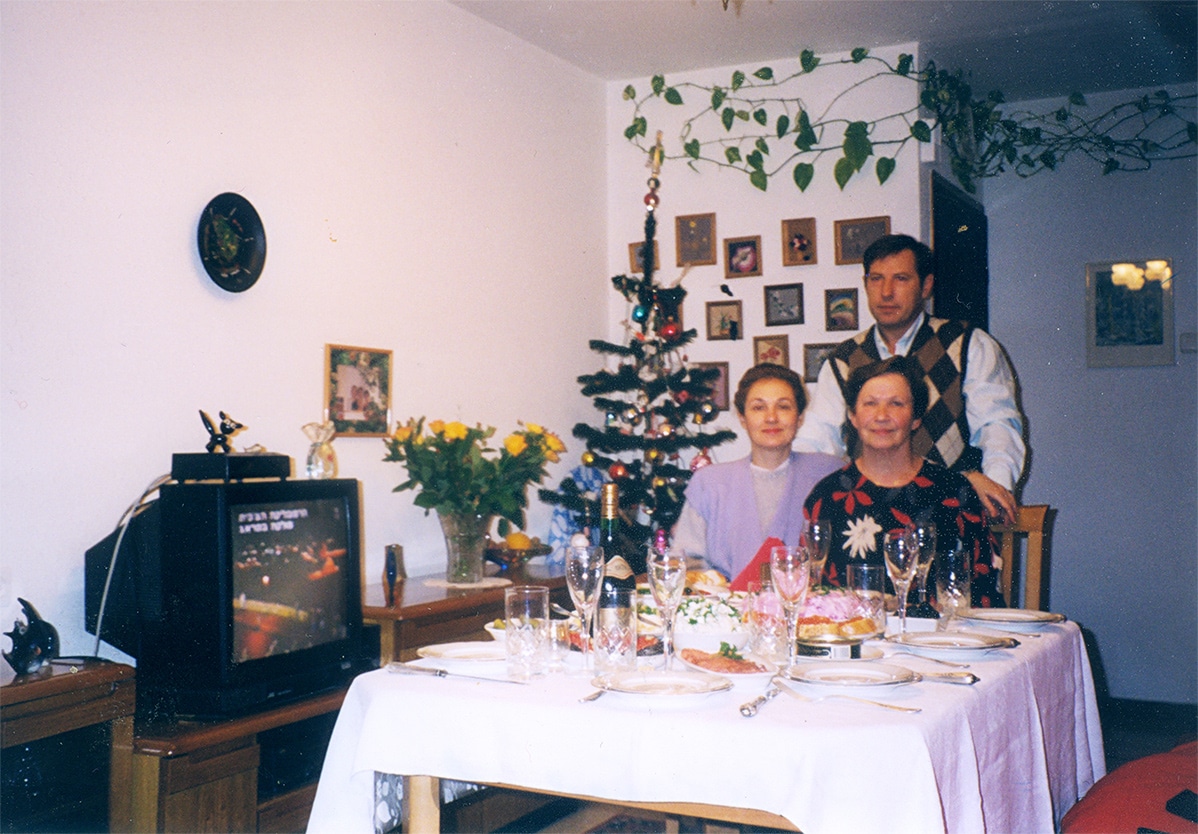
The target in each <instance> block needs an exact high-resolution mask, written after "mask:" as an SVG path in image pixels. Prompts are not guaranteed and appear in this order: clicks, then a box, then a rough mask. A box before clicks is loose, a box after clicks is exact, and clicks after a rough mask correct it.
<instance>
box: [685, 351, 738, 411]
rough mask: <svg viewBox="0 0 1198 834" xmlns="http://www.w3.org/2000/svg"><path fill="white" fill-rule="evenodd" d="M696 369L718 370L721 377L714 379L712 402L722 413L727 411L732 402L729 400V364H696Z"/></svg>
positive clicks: (711, 383) (712, 383) (712, 382)
mask: <svg viewBox="0 0 1198 834" xmlns="http://www.w3.org/2000/svg"><path fill="white" fill-rule="evenodd" d="M693 364H694V366H695V367H696V368H702V369H704V370H713V369H714V370H717V371H719V372H720V375H719V376H717V377H716V378H715V379H713V380H712V381H711V382H710V383H709V384H710V385H711V402H712V403H713V404H714V405H715V407H716V408H718V409H719V410H720V411H727V410H728V404H729V403H730V402H731V400H730V399H729V398H728V363H727V362H695V363H693Z"/></svg>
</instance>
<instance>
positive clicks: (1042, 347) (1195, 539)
mask: <svg viewBox="0 0 1198 834" xmlns="http://www.w3.org/2000/svg"><path fill="white" fill-rule="evenodd" d="M1141 92H1143V91H1141ZM1175 92H1178V93H1180V92H1189V93H1190V94H1191V95H1192V94H1193V88H1189V89H1188V90H1186V91H1175ZM1138 95H1139V93H1138V92H1136V91H1132V92H1127V93H1122V94H1109V95H1102V96H1088V99H1089V101H1090V104H1089V107H1088V110H1090V111H1091V112H1094V113H1100V112H1102V110H1103V109H1104V108H1106V107H1110V106H1112V105H1114V104H1117V103H1121V102H1124V101H1129V100H1132V99H1134V98H1135V97H1137V96H1138ZM1060 104H1061V102H1054V101H1046V102H1034V103H1030V104H1027V103H1025V104H1023V105H1012V107H1013V108H1014V107H1028V108H1029V109H1035V110H1037V111H1040V108H1043V111H1048V110H1051V109H1053V108H1055V107H1057V106H1059V105H1060ZM1041 112H1042V111H1041ZM1196 202H1198V180H1196V175H1195V161H1194V160H1193V159H1192V158H1191V159H1189V160H1185V161H1173V162H1166V163H1160V164H1158V165H1157V166H1155V167H1153V169H1152V170H1151V171H1148V172H1146V173H1117V174H1112V175H1110V176H1105V177H1104V176H1102V174H1101V170H1100V167H1099V166H1098V164H1097V163H1094V162H1093V161H1091V160H1087V159H1070V160H1067V161H1066V163H1065V164H1063V165H1062V166H1061V167H1060V169H1059V170H1058V171H1056V172H1049V173H1043V174H1039V175H1037V176H1035V177H1032V178H1029V179H1026V180H1022V179H1020V178H1018V177H1016V176H1014V175H1008V176H1002V177H998V178H996V179H992V180H988V181H987V182H986V184H985V204H986V211H987V214H988V216H989V219H990V311H991V312H990V323H991V328H992V330H993V332H994V334H995V335H996V336H997V337H998V338H999V339H1000V340H1001V341H1002V343H1003V344H1004V345H1005V346H1006V348H1007V351H1008V352H1009V353H1010V356H1011V359H1012V361H1013V362H1014V365H1015V369H1016V372H1017V373H1018V375H1019V381H1020V385H1021V388H1022V393H1023V406H1024V411H1025V413H1026V414H1027V419H1028V425H1029V434H1030V447H1031V464H1030V469H1029V473H1028V479H1027V484H1026V487H1025V488H1024V490H1023V499H1024V501H1026V502H1027V503H1049V504H1051V505H1053V506H1054V507H1056V508H1057V510H1058V514H1057V520H1056V526H1055V529H1054V532H1053V541H1052V547H1053V554H1052V555H1053V559H1052V581H1051V602H1052V607H1053V609H1054V610H1057V611H1062V612H1064V613H1066V614H1068V615H1069V616H1070V617H1072V618H1073V619H1075V620H1077V621H1078V622H1079V623H1081V625H1082V626H1083V627H1085V628H1086V629H1088V630H1089V631H1091V632H1092V634H1093V638H1094V642H1095V644H1096V646H1097V648H1098V656H1097V659H1098V660H1100V663H1101V668H1102V669H1104V670H1105V674H1106V678H1107V682H1108V684H1109V687H1110V694H1111V695H1113V696H1115V697H1121V698H1139V699H1144V700H1150V701H1169V702H1175V703H1190V704H1193V703H1195V702H1198V681H1196V675H1198V649H1196V647H1195V641H1196V639H1198V622H1196V618H1198V594H1196V589H1198V518H1196V513H1198V510H1196V505H1198V486H1196V480H1195V475H1196V468H1198V451H1196V449H1195V438H1196V436H1198V412H1196V408H1195V391H1196V388H1198V383H1196V379H1198V377H1196V375H1195V355H1194V354H1192V353H1189V354H1183V353H1179V354H1178V355H1177V363H1176V364H1175V365H1173V366H1168V367H1142V368H1088V367H1086V351H1085V344H1086V343H1085V332H1086V331H1085V315H1084V310H1085V268H1086V264H1087V263H1089V262H1098V261H1113V260H1120V259H1124V258H1136V259H1143V258H1150V257H1161V258H1171V259H1172V260H1173V274H1174V294H1175V308H1176V314H1175V315H1176V330H1177V333H1178V334H1181V333H1183V332H1186V331H1188V332H1190V333H1193V332H1194V331H1195V329H1196V321H1195V319H1196V313H1198V295H1196V293H1195V280H1194V277H1195V270H1196V267H1198V241H1196V239H1195V231H1196V229H1198V211H1196V205H1195V204H1196Z"/></svg>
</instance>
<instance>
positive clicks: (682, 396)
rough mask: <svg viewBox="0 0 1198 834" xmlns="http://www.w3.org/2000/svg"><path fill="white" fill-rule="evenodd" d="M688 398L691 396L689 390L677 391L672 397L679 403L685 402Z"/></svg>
mask: <svg viewBox="0 0 1198 834" xmlns="http://www.w3.org/2000/svg"><path fill="white" fill-rule="evenodd" d="M690 398H691V392H690V391H679V392H678V393H677V394H675V395H674V399H676V400H677V401H678V402H679V404H683V403H685V402H686V401H687V400H689V399H690Z"/></svg>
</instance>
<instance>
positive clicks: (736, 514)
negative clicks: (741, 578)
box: [686, 452, 845, 579]
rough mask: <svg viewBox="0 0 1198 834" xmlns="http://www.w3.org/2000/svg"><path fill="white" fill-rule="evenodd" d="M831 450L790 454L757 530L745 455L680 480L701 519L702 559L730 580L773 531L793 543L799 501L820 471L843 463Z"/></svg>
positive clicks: (821, 474) (799, 525)
mask: <svg viewBox="0 0 1198 834" xmlns="http://www.w3.org/2000/svg"><path fill="white" fill-rule="evenodd" d="M844 465H845V464H844V461H843V460H841V459H840V458H837V457H832V456H831V455H822V454H817V453H807V452H803V453H799V452H791V453H790V468H789V470H788V473H787V481H786V489H785V491H784V492H783V494H782V501H781V502H780V503H779V504H778V511H777V513H776V514H775V515H774V519H773V521H771V522H770V524H769V525H768V526H767V527H766V528H765V529H762V527H761V522H760V520H759V519H758V517H757V499H756V497H755V496H754V494H753V473H752V472H751V471H750V469H749V459H748V458H747V457H745V458H741V459H740V460H734V461H730V462H729V463H716V464H712V465H710V466H705V467H703V468H702V469H700V470H699V471H697V472H696V473H695V474H694V475H693V476H692V477H691V479H690V482H689V483H688V484H687V485H686V502H687V504H689V505H690V506H691V508H692V509H694V510H695V511H696V512H697V513H698V514H699V515H700V516H702V517H703V520H704V521H705V522H706V524H707V560H708V562H710V563H711V566H712V567H714V568H716V569H718V570H720V571H721V572H723V573H724V574H726V575H727V576H728V578H729V579H735V578H736V577H737V576H738V575H739V574H740V572H741V571H742V570H744V568H745V566H746V565H748V564H749V562H751V561H753V557H754V556H756V555H757V551H758V550H759V549H760V548H761V544H762V542H764V541H765V540H766V539H767V538H769V537H771V536H774V537H776V538H779V539H781V540H782V541H784V542H786V543H787V544H789V545H795V544H798V541H799V533H801V532H802V530H803V502H804V501H806V500H807V493H809V492H811V489H812V487H814V486H815V485H816V484H817V483H819V482H820V480H822V479H823V478H824V476H826V475H829V474H831V473H833V472H835V471H836V470H838V469H843V468H844Z"/></svg>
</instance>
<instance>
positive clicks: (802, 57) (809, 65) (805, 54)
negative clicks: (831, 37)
mask: <svg viewBox="0 0 1198 834" xmlns="http://www.w3.org/2000/svg"><path fill="white" fill-rule="evenodd" d="M799 66H801V67H802V68H803V72H814V71H815V68H816V67H818V66H819V58H817V57H816V56H815V53H814V52H812V51H811V50H810V49H804V50H803V51H802V52H801V53H799Z"/></svg>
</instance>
